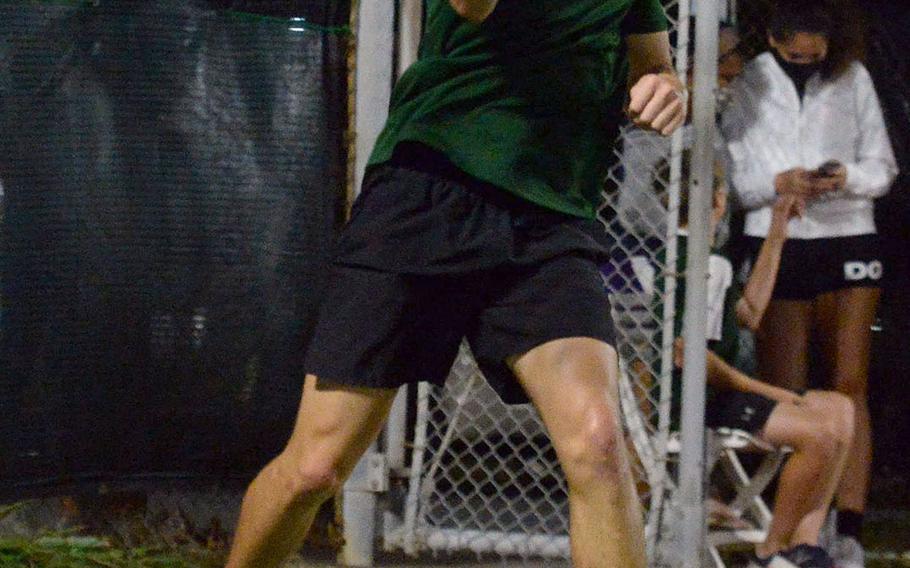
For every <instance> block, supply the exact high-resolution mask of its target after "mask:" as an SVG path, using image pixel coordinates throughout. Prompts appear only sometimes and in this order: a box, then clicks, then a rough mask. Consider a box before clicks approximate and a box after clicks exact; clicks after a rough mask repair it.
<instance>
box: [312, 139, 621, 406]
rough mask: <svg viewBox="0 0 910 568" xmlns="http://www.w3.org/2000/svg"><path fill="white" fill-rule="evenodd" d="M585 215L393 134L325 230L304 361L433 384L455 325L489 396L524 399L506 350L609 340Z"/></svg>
mask: <svg viewBox="0 0 910 568" xmlns="http://www.w3.org/2000/svg"><path fill="white" fill-rule="evenodd" d="M595 226H596V225H595V222H594V221H590V220H585V219H581V218H577V217H572V216H569V215H564V214H561V213H557V212H553V211H551V210H548V209H544V208H542V207H539V206H536V205H533V204H531V203H530V202H526V201H524V200H521V199H518V198H517V197H513V196H512V195H511V194H508V193H506V192H505V191H504V190H501V189H498V188H496V187H493V186H490V185H488V184H485V183H482V182H480V181H479V180H476V179H474V178H472V177H470V176H468V175H467V174H465V173H463V172H461V171H460V170H458V169H457V168H455V167H454V166H452V165H451V164H450V163H449V162H448V161H446V159H445V158H444V157H443V156H442V155H440V154H438V153H436V152H435V151H433V150H430V149H429V148H427V147H425V146H420V145H416V144H404V145H399V148H398V150H397V151H396V154H395V157H394V158H393V160H392V162H390V163H388V164H384V165H381V166H377V167H376V168H373V169H372V170H371V171H370V172H369V173H368V176H367V179H366V181H365V182H364V187H363V191H362V193H361V195H360V196H359V197H358V199H357V201H356V202H355V204H354V208H353V211H352V216H351V220H350V222H349V223H348V225H347V227H345V229H344V230H343V231H342V234H341V236H340V239H339V241H338V243H337V248H336V252H335V256H334V261H333V264H332V267H331V271H332V272H331V275H330V279H329V284H328V286H327V292H326V294H325V296H324V298H323V303H322V307H321V311H320V315H319V321H318V323H317V325H316V329H315V331H314V335H313V339H312V342H311V344H310V347H309V349H308V353H307V356H306V361H305V367H306V370H307V372H308V373H310V374H314V375H316V376H317V377H319V378H320V379H321V382H323V383H330V384H342V385H350V386H360V387H373V388H397V387H399V386H401V385H403V384H405V383H412V382H416V381H429V382H431V383H435V384H442V383H443V382H444V381H445V379H446V377H447V376H448V373H449V370H450V368H451V366H452V363H453V362H454V360H455V357H456V355H457V352H458V347H459V344H460V342H461V340H462V338H463V337H466V338H467V339H468V342H469V343H470V346H471V349H472V351H473V353H474V356H475V357H476V359H477V361H478V363H479V365H480V368H481V370H482V371H483V373H484V375H485V376H486V378H487V380H488V381H489V383H490V384H491V386H492V387H493V388H494V389H495V390H496V391H497V392H498V393H499V395H500V397H501V398H502V399H503V400H504V401H505V402H508V403H521V402H526V400H527V399H526V398H525V395H524V392H523V390H522V389H521V387H520V386H519V385H518V384H517V381H516V380H515V379H514V377H513V376H512V372H511V370H510V369H509V368H508V366H507V365H506V359H507V358H508V357H510V356H514V355H520V354H523V353H525V352H527V351H529V350H530V349H532V348H533V347H536V346H538V345H540V344H543V343H545V342H548V341H551V340H554V339H558V338H565V337H590V338H594V339H598V340H601V341H604V342H607V343H610V344H613V343H614V330H613V324H612V320H611V318H610V305H609V300H608V296H607V293H606V290H605V288H604V285H603V280H602V277H601V275H600V272H599V271H598V266H599V263H601V262H603V261H604V260H605V252H606V251H605V249H604V248H603V247H602V245H600V244H598V243H597V241H596V240H595V239H594V237H593V234H594V233H593V231H594V230H595ZM601 230H602V229H601Z"/></svg>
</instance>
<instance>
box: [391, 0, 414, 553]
mask: <svg viewBox="0 0 910 568" xmlns="http://www.w3.org/2000/svg"><path fill="white" fill-rule="evenodd" d="M422 23H423V0H398V34H397V35H398V37H397V38H396V45H397V49H396V52H397V69H396V75H397V76H398V77H400V76H401V75H402V74H403V73H404V72H405V71H406V70H407V69H408V67H410V66H411V64H413V63H414V62H415V61H416V60H417V54H418V49H419V47H420V35H421V31H422V30H421V28H422ZM409 392H412V391H411V390H410V387H409V386H407V385H405V386H403V387H401V388H400V389H399V391H398V395H397V396H396V397H395V402H394V403H393V404H392V408H391V410H390V411H389V419H388V421H387V422H386V427H385V452H386V459H387V461H388V466H389V470H390V471H391V472H392V476H393V477H398V478H399V479H400V476H401V475H402V474H403V473H404V472H405V471H406V470H407V463H406V459H407V452H406V443H407V440H406V438H407V429H408V423H407V422H408V398H409V396H408V395H409ZM387 509H388V508H387ZM401 525H402V518H401V517H400V516H399V512H398V511H390V510H385V511H383V527H382V530H383V538H384V543H385V544H386V546H388V541H389V537H390V533H395V534H397V533H398V532H399V531H400V529H401Z"/></svg>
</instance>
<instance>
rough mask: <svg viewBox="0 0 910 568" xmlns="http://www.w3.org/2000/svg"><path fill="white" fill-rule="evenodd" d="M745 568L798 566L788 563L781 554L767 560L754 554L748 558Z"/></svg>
mask: <svg viewBox="0 0 910 568" xmlns="http://www.w3.org/2000/svg"><path fill="white" fill-rule="evenodd" d="M746 568H799V564H794V563H792V562H790V560H788V559H787V558H786V557H785V556H784V555H783V554H781V553H777V554H772V555H771V556H770V557H768V558H759V556H758V555H757V554H755V553H754V552H753V553H752V554H751V555H750V557H749V564H748V565H747V566H746Z"/></svg>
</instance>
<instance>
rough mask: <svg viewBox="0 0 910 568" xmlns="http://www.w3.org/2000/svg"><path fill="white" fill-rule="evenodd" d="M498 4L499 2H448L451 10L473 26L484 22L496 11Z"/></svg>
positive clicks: (465, 0)
mask: <svg viewBox="0 0 910 568" xmlns="http://www.w3.org/2000/svg"><path fill="white" fill-rule="evenodd" d="M498 2H499V0H449V4H451V5H452V9H453V10H455V11H456V12H458V15H459V16H461V17H462V18H464V19H466V20H468V21H469V22H473V23H475V24H479V23H481V22H483V21H484V20H486V19H487V18H488V17H489V16H490V14H492V13H493V10H495V9H496V4H497V3H498Z"/></svg>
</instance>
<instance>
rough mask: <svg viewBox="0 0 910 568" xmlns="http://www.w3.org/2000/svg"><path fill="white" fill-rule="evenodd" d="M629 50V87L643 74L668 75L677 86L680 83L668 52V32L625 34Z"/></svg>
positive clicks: (680, 85)
mask: <svg viewBox="0 0 910 568" xmlns="http://www.w3.org/2000/svg"><path fill="white" fill-rule="evenodd" d="M626 46H627V47H628V51H629V87H632V86H633V85H635V83H637V82H638V81H639V79H641V78H642V77H644V76H645V75H651V74H665V75H669V76H670V78H672V79H673V80H674V81H676V83H677V84H678V85H679V88H680V89H682V88H683V86H682V83H681V82H680V81H679V78H678V77H677V76H676V70H675V69H674V68H673V56H672V55H671V54H670V34H668V33H667V32H654V33H650V34H632V35H629V36H626Z"/></svg>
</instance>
